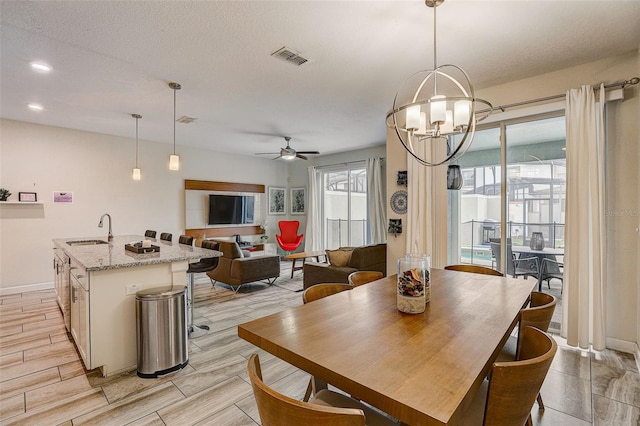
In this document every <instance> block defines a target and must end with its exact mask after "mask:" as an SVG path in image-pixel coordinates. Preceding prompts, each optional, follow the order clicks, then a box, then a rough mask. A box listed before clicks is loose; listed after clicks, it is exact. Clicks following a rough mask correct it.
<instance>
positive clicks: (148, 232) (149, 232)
mask: <svg viewBox="0 0 640 426" xmlns="http://www.w3.org/2000/svg"><path fill="white" fill-rule="evenodd" d="M144 236H145V237H147V238H155V237H156V231H152V230H151V229H147V230H146V231H144Z"/></svg>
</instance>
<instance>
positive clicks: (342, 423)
mask: <svg viewBox="0 0 640 426" xmlns="http://www.w3.org/2000/svg"><path fill="white" fill-rule="evenodd" d="M248 370H249V379H250V380H251V386H252V388H253V396H254V398H255V400H256V404H257V406H258V414H259V415H260V422H261V424H262V426H282V425H296V426H322V425H326V426H362V425H398V423H396V422H395V421H393V420H392V419H390V418H388V417H386V416H384V415H383V414H381V413H378V412H376V411H375V410H374V409H372V408H370V407H368V406H366V405H364V404H362V403H361V402H359V401H357V400H355V399H353V398H350V397H348V396H346V395H343V394H340V393H337V392H333V391H330V390H327V389H324V390H321V391H320V392H318V393H317V394H316V395H315V396H314V397H313V398H312V399H311V400H310V401H309V402H304V401H298V400H296V399H293V398H290V397H288V396H286V395H283V394H281V393H279V392H276V391H275V390H273V389H272V388H270V387H269V386H267V385H266V384H265V383H264V381H263V380H262V371H261V368H260V358H259V357H258V354H253V355H251V356H250V357H249V365H248Z"/></svg>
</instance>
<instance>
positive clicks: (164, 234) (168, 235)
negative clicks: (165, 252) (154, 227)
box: [160, 232, 173, 242]
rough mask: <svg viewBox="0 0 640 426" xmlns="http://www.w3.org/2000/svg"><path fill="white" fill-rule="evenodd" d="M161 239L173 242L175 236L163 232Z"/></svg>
mask: <svg viewBox="0 0 640 426" xmlns="http://www.w3.org/2000/svg"><path fill="white" fill-rule="evenodd" d="M160 239H161V240H163V241H169V242H171V240H173V235H172V234H171V233H169V232H163V233H161V234H160Z"/></svg>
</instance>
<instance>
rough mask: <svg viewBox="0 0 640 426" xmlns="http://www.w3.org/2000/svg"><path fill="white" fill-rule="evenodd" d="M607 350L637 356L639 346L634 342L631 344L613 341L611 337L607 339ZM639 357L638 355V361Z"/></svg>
mask: <svg viewBox="0 0 640 426" xmlns="http://www.w3.org/2000/svg"><path fill="white" fill-rule="evenodd" d="M606 345H607V349H614V350H616V351H620V352H625V353H628V354H637V353H638V345H637V344H636V343H634V342H629V341H627V340H620V339H613V338H611V337H607V343H606ZM637 359H638V356H637V355H636V361H637Z"/></svg>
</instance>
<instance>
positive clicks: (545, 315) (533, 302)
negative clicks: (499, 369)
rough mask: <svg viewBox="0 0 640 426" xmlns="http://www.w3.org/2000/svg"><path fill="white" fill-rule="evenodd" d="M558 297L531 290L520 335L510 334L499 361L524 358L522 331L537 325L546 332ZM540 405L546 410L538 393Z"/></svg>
mask: <svg viewBox="0 0 640 426" xmlns="http://www.w3.org/2000/svg"><path fill="white" fill-rule="evenodd" d="M557 303H558V301H557V299H556V298H555V297H554V296H553V295H551V294H547V293H540V292H537V291H532V292H531V299H530V302H529V307H527V308H523V309H521V310H520V314H519V317H520V318H519V325H518V336H517V337H515V336H509V339H508V340H507V343H505V345H504V346H503V348H502V349H501V350H500V353H499V354H498V358H497V361H501V362H509V361H515V360H520V359H521V358H522V355H521V353H522V337H521V336H522V332H523V330H524V329H525V328H526V327H535V328H537V329H539V330H541V331H544V332H546V331H547V330H548V329H549V324H551V319H552V318H553V311H555V309H556V304H557ZM537 400H538V405H539V406H540V409H541V410H544V402H543V401H542V396H540V395H538V398H537Z"/></svg>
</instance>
